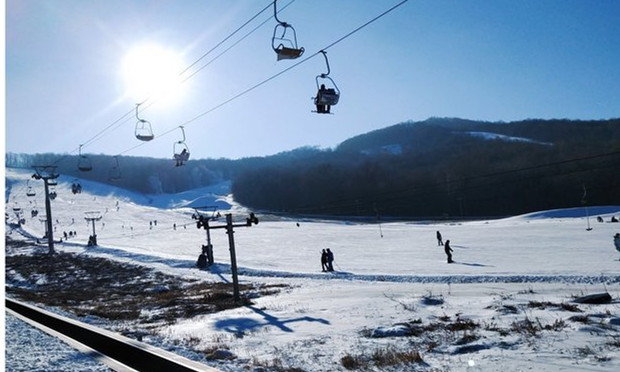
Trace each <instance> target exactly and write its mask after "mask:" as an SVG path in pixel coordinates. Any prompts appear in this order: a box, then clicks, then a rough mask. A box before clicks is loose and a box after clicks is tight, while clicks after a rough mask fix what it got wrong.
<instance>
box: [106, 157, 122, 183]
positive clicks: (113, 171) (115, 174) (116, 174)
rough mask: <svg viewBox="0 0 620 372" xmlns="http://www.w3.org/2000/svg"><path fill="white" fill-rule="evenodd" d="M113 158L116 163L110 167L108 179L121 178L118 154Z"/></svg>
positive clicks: (115, 179) (116, 179)
mask: <svg viewBox="0 0 620 372" xmlns="http://www.w3.org/2000/svg"><path fill="white" fill-rule="evenodd" d="M114 160H115V161H116V165H114V166H113V167H112V168H110V173H109V175H108V180H110V181H118V180H120V179H121V166H120V164H119V163H118V156H115V157H114Z"/></svg>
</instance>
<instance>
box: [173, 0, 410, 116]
mask: <svg viewBox="0 0 620 372" xmlns="http://www.w3.org/2000/svg"><path fill="white" fill-rule="evenodd" d="M407 1H409V0H403V1H401V2H400V3H398V4H396V5H394V6H393V7H391V8H390V9H388V10H386V11H384V12H383V13H381V14H379V15H377V16H376V17H374V18H372V19H371V20H369V21H368V22H366V23H364V24H362V25H361V26H359V27H357V28H356V29H354V30H353V31H351V32H349V33H348V34H346V35H344V36H343V37H341V38H339V39H337V40H336V41H334V42H332V43H331V44H329V45H327V46H326V47H324V48H322V49H320V50H319V51H318V52H315V53H314V54H312V55H310V56H308V57H306V58H304V59H303V60H301V61H299V62H297V63H295V64H293V65H291V66H289V67H288V68H285V69H284V70H282V71H280V72H278V73H277V74H275V75H272V76H271V77H269V78H267V79H265V80H263V81H261V82H259V83H257V84H255V85H254V86H252V87H250V88H248V89H246V90H244V91H242V92H241V93H238V94H237V95H235V96H233V97H231V98H229V99H228V100H226V101H224V102H222V103H220V104H218V105H217V106H214V107H213V108H211V109H209V110H207V111H205V112H202V113H200V114H198V115H197V116H195V117H194V118H192V119H190V120H188V121H186V122H184V123H183V124H182V125H187V124H190V123H192V122H194V121H196V120H198V119H200V118H201V117H203V116H205V115H207V114H209V113H211V112H213V111H215V110H217V109H219V108H220V107H222V106H224V105H226V104H228V103H230V102H231V101H234V100H236V99H237V98H240V97H241V96H244V95H245V94H247V93H250V92H251V91H253V90H255V89H256V88H259V87H260V86H262V85H264V84H266V83H268V82H270V81H271V80H273V79H275V78H277V77H279V76H280V75H283V74H284V73H286V72H288V71H290V70H292V69H294V68H295V67H297V66H299V65H301V64H302V63H305V62H307V61H308V60H310V59H312V58H314V57H315V56H317V55H318V54H322V53H323V52H325V51H326V50H327V49H329V48H331V47H333V46H335V45H337V44H338V43H340V42H342V41H343V40H345V39H347V38H348V37H350V36H352V35H353V34H355V33H357V32H359V31H360V30H362V29H363V28H365V27H367V26H369V25H370V24H372V23H374V22H376V21H377V20H379V19H380V18H382V17H383V16H385V15H387V14H388V13H390V12H392V11H393V10H395V9H396V8H398V7H400V6H401V5H403V4H404V3H406V2H407Z"/></svg>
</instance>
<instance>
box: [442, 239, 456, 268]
mask: <svg viewBox="0 0 620 372" xmlns="http://www.w3.org/2000/svg"><path fill="white" fill-rule="evenodd" d="M444 250H445V251H446V255H447V256H448V263H452V262H454V261H452V248H451V247H450V241H449V240H446V244H444Z"/></svg>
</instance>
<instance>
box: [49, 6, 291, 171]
mask: <svg viewBox="0 0 620 372" xmlns="http://www.w3.org/2000/svg"><path fill="white" fill-rule="evenodd" d="M293 2H295V0H292V1H290V2H289V3H288V4H287V5H286V6H284V7H283V8H282V9H284V8H286V7H288V6H289V5H291V4H292V3H293ZM270 7H271V2H270V3H269V5H267V6H265V7H264V8H263V9H262V10H260V11H259V12H258V13H256V14H255V15H254V16H252V17H251V18H250V19H249V20H248V21H246V22H245V23H244V24H243V25H241V26H240V27H238V28H237V29H236V30H235V31H233V32H232V33H231V34H229V35H228V36H227V37H225V38H224V39H223V40H222V41H220V42H219V43H218V44H216V45H215V46H214V47H213V48H211V49H210V50H209V51H207V52H206V53H204V54H203V55H201V56H200V57H199V58H198V59H196V60H195V61H194V62H192V63H191V64H190V65H189V66H188V67H186V68H185V69H184V70H183V71H181V72H180V73H179V75H180V76H181V75H183V74H185V73H186V72H187V71H189V70H190V69H191V68H192V67H193V66H195V65H196V64H197V63H198V62H200V61H201V60H202V59H204V58H205V57H206V56H208V55H209V54H211V53H212V52H213V51H214V50H216V49H217V48H218V47H219V46H221V45H222V44H223V43H225V42H226V41H227V40H229V39H230V38H231V37H232V36H234V35H235V34H236V33H238V32H239V31H240V30H242V29H243V28H244V27H245V26H247V25H248V24H249V23H251V22H252V21H253V20H254V19H256V18H257V17H258V16H260V15H261V14H262V13H264V12H265V11H266V10H267V9H269V8H270ZM272 17H273V16H270V17H269V18H268V19H271V18H272ZM266 22H267V21H265V22H263V23H261V24H260V25H259V27H260V26H262V25H263V24H265V23H266ZM256 29H258V27H256V28H255V29H253V30H252V31H251V32H250V33H248V34H246V35H245V36H244V37H243V38H242V39H241V40H243V39H245V38H246V37H247V36H249V35H250V34H251V33H252V32H254V31H256ZM241 40H239V41H237V42H236V43H235V44H233V46H235V45H237V44H238V43H239V42H240V41H241ZM231 48H232V47H229V48H228V49H226V50H225V51H224V52H223V53H220V55H218V56H217V57H216V58H214V59H212V60H211V61H210V62H209V63H207V64H206V65H204V66H202V67H200V68H199V69H198V70H197V71H195V72H193V73H192V74H191V75H190V76H188V77H186V78H185V79H183V81H182V82H183V83H184V82H186V81H187V80H189V79H190V78H191V77H193V76H194V75H196V74H197V73H198V72H199V71H201V70H202V69H204V68H205V67H206V66H207V65H208V64H210V63H212V62H213V61H214V60H215V59H217V58H219V57H221V56H222V55H223V54H224V53H225V52H226V51H228V50H230V49H231ZM147 101H153V99H152V97H148V98H146V99H145V100H143V101H142V102H140V103H139V104H140V105H142V104H144V103H146V102H147ZM153 103H154V102H150V104H149V105H148V106H147V107H145V108H143V109H142V110H145V109H147V108H149V107H151V106H152V104H153ZM133 112H134V110H133V109H132V110H130V111H127V112H126V113H125V114H123V115H122V116H121V117H119V118H118V119H116V120H115V121H114V122H112V123H111V124H110V125H108V126H106V127H105V128H103V129H102V130H100V131H99V132H97V133H96V134H95V135H93V136H92V137H90V138H89V139H87V140H86V141H84V143H83V144H82V145H83V147H86V146H88V145H90V144H92V143H93V142H95V141H97V140H98V139H100V138H101V137H103V136H104V134H106V132H109V131H112V130H115V129H116V128H117V127H119V126H120V125H122V124H124V123H126V122H128V121H129V120H130V119H131V116H132V114H133ZM77 151H78V149H77V148H76V149H74V150H72V151H71V152H70V153H69V154H67V155H66V156H63V157H61V158H59V159H58V160H56V162H55V163H54V164H58V163H60V162H62V161H63V160H65V158H67V157H69V156H70V155H71V154H74V153H76V152H77Z"/></svg>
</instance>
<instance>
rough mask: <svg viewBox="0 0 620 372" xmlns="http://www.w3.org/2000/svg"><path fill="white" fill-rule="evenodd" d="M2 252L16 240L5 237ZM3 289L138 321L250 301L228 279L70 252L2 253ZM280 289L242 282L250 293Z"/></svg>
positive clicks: (190, 314)
mask: <svg viewBox="0 0 620 372" xmlns="http://www.w3.org/2000/svg"><path fill="white" fill-rule="evenodd" d="M6 242H7V251H8V250H9V249H13V250H15V248H16V244H14V243H13V241H11V240H7V241H6ZM5 261H6V267H5V272H6V282H7V287H6V292H7V294H9V295H10V296H12V297H14V298H17V299H21V300H24V301H26V302H31V303H38V304H42V305H45V306H52V307H58V308H61V309H63V310H65V311H67V312H70V313H73V314H76V315H77V316H80V317H85V316H97V317H100V318H104V319H108V320H112V321H116V320H118V321H136V322H138V323H141V324H153V323H158V322H164V323H172V322H175V321H176V320H178V319H181V318H191V317H194V316H196V315H200V314H208V313H213V312H218V311H221V310H225V309H230V308H234V307H238V306H244V305H248V304H250V303H251V302H250V299H249V298H247V297H245V296H243V295H242V298H241V301H240V302H239V303H235V301H234V298H233V288H232V284H229V283H206V282H203V281H197V280H188V279H181V278H179V277H175V276H171V275H165V274H162V273H161V272H157V271H155V270H153V269H150V268H146V267H143V266H139V265H132V264H127V263H121V262H116V261H111V260H107V259H103V258H96V257H90V256H87V255H77V254H70V253H56V254H54V255H48V254H47V253H35V254H27V255H26V254H18V255H7V256H6V260H5ZM279 289H280V288H272V287H270V286H261V287H254V286H250V285H241V286H240V290H241V293H242V294H243V293H252V296H253V297H255V296H256V295H262V294H263V293H270V294H271V293H274V292H277V291H278V290H279Z"/></svg>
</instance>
